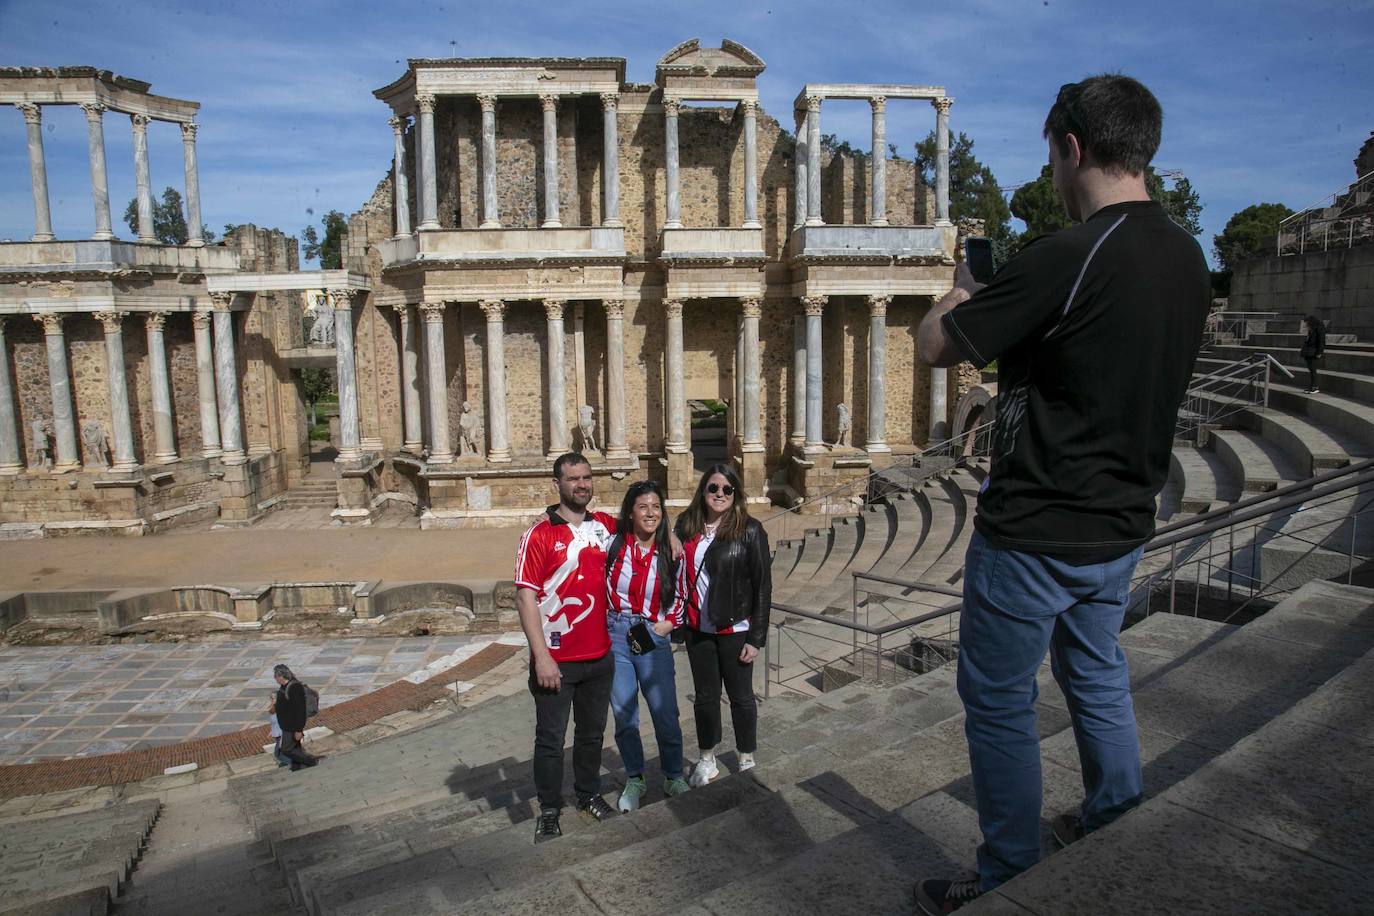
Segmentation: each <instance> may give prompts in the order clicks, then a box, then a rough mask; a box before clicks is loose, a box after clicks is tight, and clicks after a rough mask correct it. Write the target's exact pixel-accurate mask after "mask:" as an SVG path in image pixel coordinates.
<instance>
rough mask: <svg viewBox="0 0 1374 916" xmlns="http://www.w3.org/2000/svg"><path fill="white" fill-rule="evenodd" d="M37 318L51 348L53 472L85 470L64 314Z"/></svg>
mask: <svg viewBox="0 0 1374 916" xmlns="http://www.w3.org/2000/svg"><path fill="white" fill-rule="evenodd" d="M33 317H34V320H35V321H39V322H41V323H42V325H43V338H44V342H45V343H46V344H47V348H48V387H49V389H50V390H51V392H52V427H53V437H54V438H55V439H56V440H57V455H56V457H55V461H54V467H53V469H54V470H58V471H70V470H75V469H76V468H78V467H80V466H81V451H80V450H79V449H78V448H77V444H76V411H75V410H74V409H73V407H72V382H71V369H70V368H69V367H68V365H67V338H66V335H65V334H63V333H62V314H61V313H60V312H41V313H39V314H37V315H34V316H33Z"/></svg>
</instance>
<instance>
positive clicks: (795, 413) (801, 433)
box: [790, 314, 806, 445]
mask: <svg viewBox="0 0 1374 916" xmlns="http://www.w3.org/2000/svg"><path fill="white" fill-rule="evenodd" d="M790 438H791V440H792V443H793V444H794V445H801V444H802V443H804V442H805V441H806V316H805V315H802V314H798V315H797V316H796V318H795V319H793V321H792V435H791V437H790Z"/></svg>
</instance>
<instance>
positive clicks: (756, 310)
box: [739, 298, 763, 318]
mask: <svg viewBox="0 0 1374 916" xmlns="http://www.w3.org/2000/svg"><path fill="white" fill-rule="evenodd" d="M739 304H740V309H741V310H742V312H743V314H744V317H745V318H758V317H759V316H760V315H762V314H763V300H762V299H754V298H749V299H741V300H740V301H739Z"/></svg>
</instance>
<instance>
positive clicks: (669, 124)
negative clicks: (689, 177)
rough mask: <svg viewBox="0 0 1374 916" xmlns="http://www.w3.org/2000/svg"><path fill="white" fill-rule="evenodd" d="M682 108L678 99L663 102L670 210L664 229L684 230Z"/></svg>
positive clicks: (666, 178) (665, 175)
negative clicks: (679, 156) (679, 160)
mask: <svg viewBox="0 0 1374 916" xmlns="http://www.w3.org/2000/svg"><path fill="white" fill-rule="evenodd" d="M681 108H682V103H681V102H679V101H678V100H677V99H667V98H665V99H664V100H663V149H664V154H665V163H666V165H665V170H664V182H665V184H666V188H665V194H666V197H667V202H666V203H667V210H668V212H667V214H666V216H667V219H666V220H665V221H664V223H663V228H664V229H681V228H682V197H681V189H680V188H679V186H678V183H679V178H678V168H677V153H678V148H677V116H678V112H679V111H680V110H681Z"/></svg>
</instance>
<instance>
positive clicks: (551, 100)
mask: <svg viewBox="0 0 1374 916" xmlns="http://www.w3.org/2000/svg"><path fill="white" fill-rule="evenodd" d="M539 105H540V107H542V108H543V109H544V110H545V111H557V110H558V93H556V92H544V93H541V94H540V96H539Z"/></svg>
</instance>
